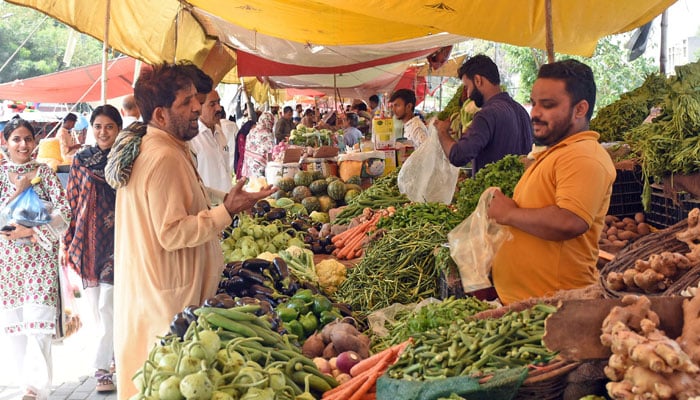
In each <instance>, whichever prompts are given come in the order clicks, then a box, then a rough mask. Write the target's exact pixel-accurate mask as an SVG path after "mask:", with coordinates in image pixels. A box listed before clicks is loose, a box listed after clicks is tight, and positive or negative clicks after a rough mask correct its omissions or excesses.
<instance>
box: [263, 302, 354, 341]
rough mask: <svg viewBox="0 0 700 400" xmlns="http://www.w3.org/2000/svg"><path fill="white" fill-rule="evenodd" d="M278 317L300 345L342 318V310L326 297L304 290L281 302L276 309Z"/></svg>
mask: <svg viewBox="0 0 700 400" xmlns="http://www.w3.org/2000/svg"><path fill="white" fill-rule="evenodd" d="M275 313H276V314H277V317H278V318H279V319H280V320H281V321H282V326H283V327H284V328H285V330H286V331H287V333H289V334H292V335H295V336H296V338H297V339H298V340H299V342H300V343H304V341H305V340H306V339H307V338H308V337H309V336H311V335H312V334H313V333H315V332H316V331H317V330H320V329H322V328H323V327H324V326H326V325H328V324H330V323H331V322H333V321H335V320H337V319H340V318H342V315H341V312H340V309H339V308H338V307H335V306H334V305H333V303H332V302H331V301H330V300H329V299H328V298H327V297H326V296H324V295H322V294H320V293H314V292H313V291H311V290H310V289H302V290H299V291H297V292H296V293H294V295H293V296H292V297H290V298H289V299H287V300H284V301H282V302H280V304H278V305H277V307H276V308H275Z"/></svg>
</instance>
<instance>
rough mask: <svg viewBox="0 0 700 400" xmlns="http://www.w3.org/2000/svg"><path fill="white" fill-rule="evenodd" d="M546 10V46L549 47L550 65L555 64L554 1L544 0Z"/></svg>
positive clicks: (548, 58)
mask: <svg viewBox="0 0 700 400" xmlns="http://www.w3.org/2000/svg"><path fill="white" fill-rule="evenodd" d="M544 9H545V16H544V20H545V29H546V31H547V32H546V36H545V45H546V47H547V60H548V61H549V62H550V63H553V62H554V32H552V0H544Z"/></svg>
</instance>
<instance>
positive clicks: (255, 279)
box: [238, 268, 267, 286]
mask: <svg viewBox="0 0 700 400" xmlns="http://www.w3.org/2000/svg"><path fill="white" fill-rule="evenodd" d="M238 276H239V277H241V278H243V279H244V280H245V281H246V283H248V284H255V283H257V284H260V285H261V286H262V285H264V284H265V282H266V281H267V279H265V277H264V276H263V275H262V274H259V273H257V272H253V271H251V270H248V269H245V268H244V269H241V271H240V272H239V273H238Z"/></svg>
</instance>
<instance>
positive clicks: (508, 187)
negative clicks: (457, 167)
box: [457, 155, 525, 219]
mask: <svg viewBox="0 0 700 400" xmlns="http://www.w3.org/2000/svg"><path fill="white" fill-rule="evenodd" d="M523 172H525V166H524V165H523V163H522V162H521V161H520V156H516V155H508V156H505V157H503V158H502V159H500V160H499V161H496V162H494V163H490V164H486V166H484V168H482V169H480V170H479V171H478V172H477V173H476V175H474V177H472V178H469V179H465V180H464V181H462V182H461V183H460V184H459V185H458V188H459V193H458V194H457V210H458V213H459V214H460V215H461V216H462V219H464V218H466V217H468V216H469V215H470V214H471V213H472V212H473V211H474V210H475V209H476V206H477V204H478V203H479V197H480V196H481V194H482V193H483V192H484V190H486V189H488V188H489V187H491V186H496V187H499V188H501V191H502V192H503V194H505V195H506V196H513V190H514V189H515V185H516V184H517V183H518V180H520V177H521V176H522V175H523Z"/></svg>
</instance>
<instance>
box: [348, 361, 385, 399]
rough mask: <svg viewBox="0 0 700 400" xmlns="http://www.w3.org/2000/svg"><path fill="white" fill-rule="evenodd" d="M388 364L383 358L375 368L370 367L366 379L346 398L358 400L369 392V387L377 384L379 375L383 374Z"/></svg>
mask: <svg viewBox="0 0 700 400" xmlns="http://www.w3.org/2000/svg"><path fill="white" fill-rule="evenodd" d="M388 366H389V362H388V361H387V360H383V361H382V362H380V363H379V364H377V366H376V367H375V368H372V369H370V371H372V374H371V375H370V376H369V378H367V380H366V381H365V382H364V383H363V384H362V386H360V388H359V389H358V390H357V391H356V392H355V393H353V394H352V396H350V398H349V399H348V400H360V399H362V398H363V396H364V395H366V394H367V393H369V391H370V389H372V388H373V387H374V385H376V384H377V379H379V377H380V376H382V375H384V372H385V371H386V368H387V367H388Z"/></svg>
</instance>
